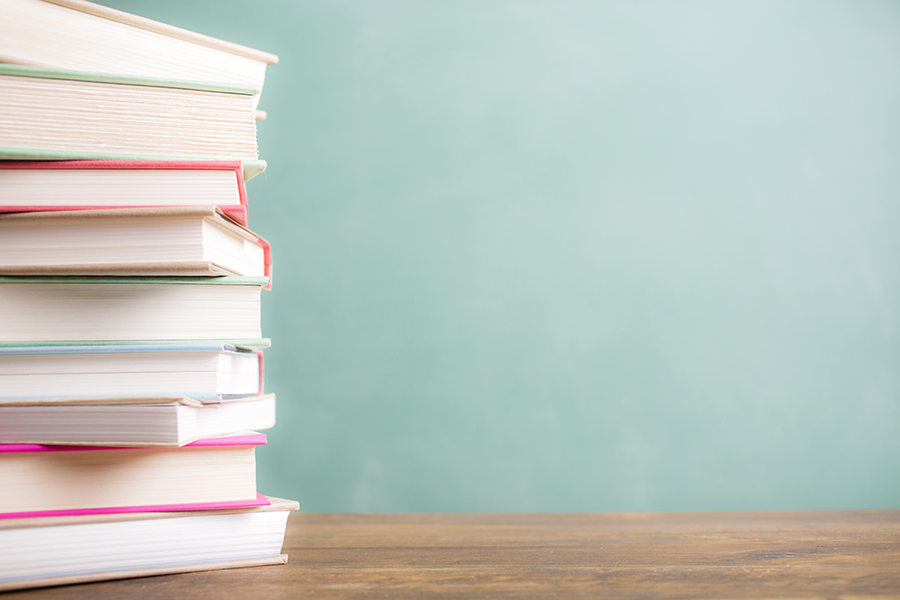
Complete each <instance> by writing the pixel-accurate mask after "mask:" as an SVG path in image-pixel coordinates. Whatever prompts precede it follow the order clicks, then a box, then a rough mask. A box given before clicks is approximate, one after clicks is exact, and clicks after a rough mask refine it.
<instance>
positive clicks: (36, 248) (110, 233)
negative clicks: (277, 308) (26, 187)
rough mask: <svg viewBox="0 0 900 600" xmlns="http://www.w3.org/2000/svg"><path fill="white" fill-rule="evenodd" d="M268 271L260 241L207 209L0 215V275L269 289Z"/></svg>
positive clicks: (268, 259)
mask: <svg viewBox="0 0 900 600" xmlns="http://www.w3.org/2000/svg"><path fill="white" fill-rule="evenodd" d="M0 172H2V171H0ZM271 265H272V261H271V251H270V248H269V244H268V242H266V241H265V240H264V239H262V238H261V237H259V236H257V235H256V234H254V233H252V232H251V231H250V230H249V229H247V228H245V227H243V226H241V225H239V224H237V223H235V222H234V221H232V220H231V219H229V218H228V217H226V216H225V214H224V213H222V212H221V211H220V210H219V209H218V208H216V207H214V206H165V207H141V208H104V209H99V210H66V211H45V212H26V213H9V214H0V274H4V275H154V276H165V275H177V276H180V275H184V276H188V275H197V276H210V275H242V276H250V277H268V278H269V281H270V282H271Z"/></svg>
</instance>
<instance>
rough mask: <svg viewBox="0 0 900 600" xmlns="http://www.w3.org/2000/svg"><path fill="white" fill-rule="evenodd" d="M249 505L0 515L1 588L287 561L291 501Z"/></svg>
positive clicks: (294, 507)
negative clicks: (24, 516) (27, 516)
mask: <svg viewBox="0 0 900 600" xmlns="http://www.w3.org/2000/svg"><path fill="white" fill-rule="evenodd" d="M268 502H269V504H267V505H265V506H259V507H254V508H232V509H220V510H203V511H185V512H142V513H130V514H99V515H80V516H62V517H38V518H31V519H0V591H6V590H14V589H24V588H33V587H42V586H50V585H65V584H71V583H84V582H88V581H102V580H105V579H124V578H128V577H144V576H148V575H163V574H168V573H186V572H190V571H208V570H214V569H231V568H237V567H249V566H258V565H275V564H284V563H286V562H287V556H286V555H284V554H281V548H282V545H283V544H284V533H285V529H286V527H287V518H288V515H289V514H290V511H293V510H297V509H298V508H299V506H298V504H297V503H296V502H293V501H290V500H281V499H278V498H268Z"/></svg>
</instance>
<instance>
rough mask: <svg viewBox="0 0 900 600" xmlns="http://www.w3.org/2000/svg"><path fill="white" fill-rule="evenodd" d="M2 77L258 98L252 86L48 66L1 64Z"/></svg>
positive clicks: (0, 73) (0, 72)
mask: <svg viewBox="0 0 900 600" xmlns="http://www.w3.org/2000/svg"><path fill="white" fill-rule="evenodd" d="M0 75H6V76H11V77H34V78H37V79H64V80H68V81H87V82H92V83H112V84H116V85H137V86H142V87H161V88H174V89H179V90H193V91H196V92H215V93H220V94H240V95H242V96H255V95H256V92H257V90H256V88H255V87H253V86H251V85H240V84H236V83H204V82H201V81H183V80H179V79H156V78H153V77H133V76H122V75H107V74H105V73H90V72H86V71H66V70H63V69H48V68H45V67H30V66H25V65H13V64H8V63H0Z"/></svg>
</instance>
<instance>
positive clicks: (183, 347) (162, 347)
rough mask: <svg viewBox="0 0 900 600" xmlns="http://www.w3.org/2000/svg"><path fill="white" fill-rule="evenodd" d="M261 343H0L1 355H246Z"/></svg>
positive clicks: (148, 341) (203, 341)
mask: <svg viewBox="0 0 900 600" xmlns="http://www.w3.org/2000/svg"><path fill="white" fill-rule="evenodd" d="M245 341H246V340H245ZM263 343H265V344H267V343H268V340H254V344H253V345H252V346H249V347H245V346H239V345H238V343H236V342H228V343H226V342H217V341H206V340H198V341H189V342H177V343H168V342H156V341H151V340H147V341H143V342H141V341H138V342H134V341H132V342H127V343H122V342H110V343H106V342H100V343H97V342H89V343H88V342H85V343H77V342H66V343H53V344H48V343H47V342H37V343H35V342H29V343H27V344H25V345H7V344H8V343H7V344H4V343H3V342H0V356H21V355H28V354H130V353H140V354H147V353H153V352H170V353H179V354H182V353H183V354H196V353H209V352H232V353H239V354H247V353H248V352H250V348H253V349H259V348H260V347H261V344H263ZM23 344H24V342H23ZM266 347H267V346H266Z"/></svg>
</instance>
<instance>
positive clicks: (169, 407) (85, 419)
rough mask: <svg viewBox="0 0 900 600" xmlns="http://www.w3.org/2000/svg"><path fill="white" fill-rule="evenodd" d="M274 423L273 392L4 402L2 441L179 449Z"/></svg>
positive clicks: (0, 415) (0, 427) (0, 413)
mask: <svg viewBox="0 0 900 600" xmlns="http://www.w3.org/2000/svg"><path fill="white" fill-rule="evenodd" d="M274 425H275V396H274V395H273V394H262V395H259V396H251V397H247V398H240V399H233V400H228V401H220V402H212V401H210V402H198V401H197V400H194V399H192V398H178V397H168V398H167V397H158V398H154V397H152V396H147V397H133V398H101V399H88V398H77V399H71V398H59V399H48V400H42V401H37V402H23V401H19V400H16V401H3V402H0V444H70V445H80V446H176V447H177V446H184V445H185V444H189V443H191V442H195V441H197V440H200V439H203V438H207V437H211V436H217V435H226V434H233V433H235V432H238V431H243V430H245V429H246V428H248V427H252V428H253V429H269V428H270V427H273V426H274Z"/></svg>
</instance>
